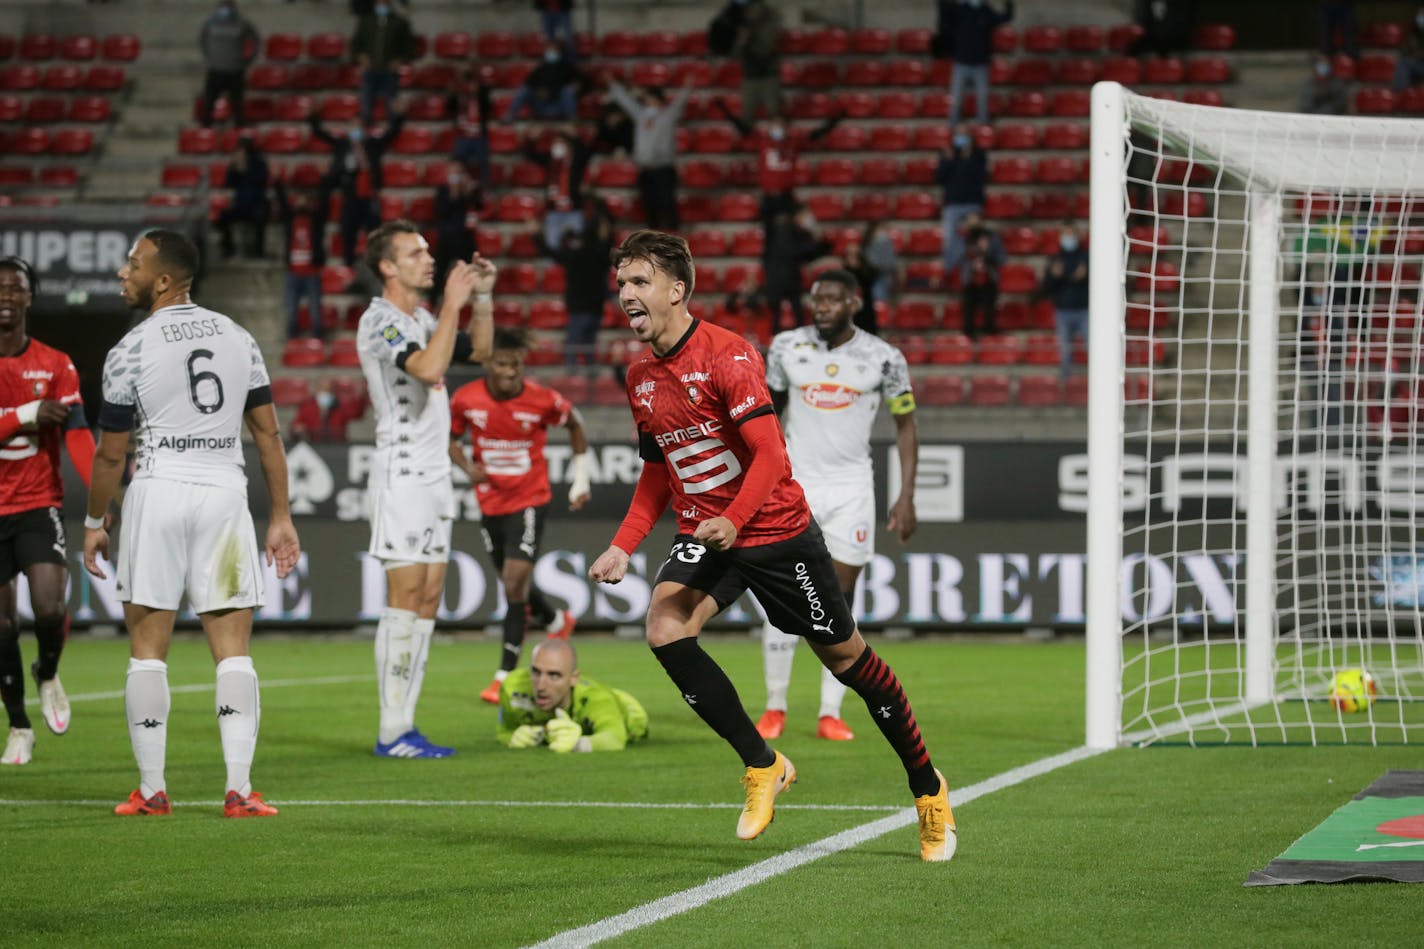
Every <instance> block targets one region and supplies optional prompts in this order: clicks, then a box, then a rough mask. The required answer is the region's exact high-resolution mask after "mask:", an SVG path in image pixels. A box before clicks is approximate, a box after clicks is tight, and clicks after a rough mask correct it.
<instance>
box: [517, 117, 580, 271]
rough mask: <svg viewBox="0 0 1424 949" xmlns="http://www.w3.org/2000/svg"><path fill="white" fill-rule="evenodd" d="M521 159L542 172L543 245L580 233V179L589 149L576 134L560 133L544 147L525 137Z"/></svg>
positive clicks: (556, 242)
mask: <svg viewBox="0 0 1424 949" xmlns="http://www.w3.org/2000/svg"><path fill="white" fill-rule="evenodd" d="M524 157H525V158H526V159H527V160H528V161H530V162H532V163H533V164H536V165H538V166H539V167H541V168H543V169H544V175H545V178H544V242H545V243H546V244H547V245H548V246H550V247H558V246H560V245H561V244H563V242H564V234H565V233H567V232H569V231H580V230H583V226H584V220H583V211H582V205H583V178H584V173H585V172H586V171H587V170H588V160H589V150H588V146H587V145H585V144H584V143H583V140H582V139H580V138H579V137H578V136H577V135H573V134H571V133H569V132H565V131H560V132H556V133H554V135H553V136H552V137H550V138H549V139H548V142H547V144H545V145H540V144H539V143H538V142H536V141H534V140H532V139H528V138H526V139H525V140H524Z"/></svg>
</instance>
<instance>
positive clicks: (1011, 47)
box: [992, 24, 1019, 53]
mask: <svg viewBox="0 0 1424 949" xmlns="http://www.w3.org/2000/svg"><path fill="white" fill-rule="evenodd" d="M992 42H993V49H994V52H996V53H1012V52H1014V51H1016V50H1017V49H1018V48H1019V32H1018V30H1016V29H1014V28H1013V27H1012V26H1009V25H1008V24H1005V25H1003V26H998V27H995V28H994V35H993V39H992Z"/></svg>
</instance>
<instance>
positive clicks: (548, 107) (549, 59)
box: [504, 43, 580, 122]
mask: <svg viewBox="0 0 1424 949" xmlns="http://www.w3.org/2000/svg"><path fill="white" fill-rule="evenodd" d="M579 82H580V76H579V71H578V70H577V69H576V68H575V67H574V64H573V62H572V61H571V60H570V59H569V58H568V56H567V55H566V54H565V53H564V50H563V48H562V47H560V46H559V45H558V44H557V43H550V44H549V45H548V46H546V47H545V48H544V59H543V61H542V62H540V63H539V65H537V66H535V67H534V69H533V71H531V72H530V73H529V75H528V76H526V77H525V79H524V83H523V85H521V86H520V87H519V91H518V92H516V93H515V94H514V100H513V101H512V102H510V103H509V111H507V112H505V114H504V120H505V121H506V122H513V121H514V120H515V118H516V117H518V115H519V113H520V111H521V110H523V108H524V107H525V106H528V107H529V114H530V115H532V116H533V117H534V118H536V119H544V120H549V121H555V122H570V121H573V119H574V118H575V117H576V116H577V115H578V87H579Z"/></svg>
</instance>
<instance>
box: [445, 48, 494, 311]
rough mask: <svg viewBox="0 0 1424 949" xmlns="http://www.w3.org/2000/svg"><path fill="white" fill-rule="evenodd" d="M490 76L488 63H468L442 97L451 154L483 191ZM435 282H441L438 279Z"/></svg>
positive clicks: (486, 172) (487, 181)
mask: <svg viewBox="0 0 1424 949" xmlns="http://www.w3.org/2000/svg"><path fill="white" fill-rule="evenodd" d="M493 77H494V70H493V69H492V68H491V67H489V66H484V67H480V68H476V66H475V64H474V63H470V64H469V65H468V66H466V67H465V68H464V69H463V70H462V71H461V72H460V78H459V79H458V80H457V81H456V82H455V87H454V88H453V89H451V90H450V94H449V95H448V96H446V97H445V114H446V115H448V116H449V117H450V118H451V120H453V122H454V124H455V129H454V131H455V136H454V140H453V142H452V144H451V146H450V157H451V158H453V159H454V160H455V161H457V162H460V163H461V164H462V165H464V166H465V169H466V170H467V171H468V172H469V173H470V174H471V175H473V176H474V177H475V179H476V180H477V181H479V183H480V187H481V188H482V189H483V190H485V191H488V190H489V186H490V150H489V120H490V109H491V105H490V80H491V79H493ZM436 286H444V284H443V283H440V282H438V281H437V283H436Z"/></svg>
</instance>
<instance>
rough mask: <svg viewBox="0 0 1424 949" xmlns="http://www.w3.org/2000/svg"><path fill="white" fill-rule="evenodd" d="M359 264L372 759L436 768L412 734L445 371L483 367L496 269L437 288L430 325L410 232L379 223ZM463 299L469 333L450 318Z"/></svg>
mask: <svg viewBox="0 0 1424 949" xmlns="http://www.w3.org/2000/svg"><path fill="white" fill-rule="evenodd" d="M366 263H367V265H369V266H370V268H371V270H372V272H374V273H376V274H377V275H378V276H379V277H380V278H381V281H382V286H383V292H382V295H381V296H379V297H376V298H374V299H372V300H371V305H370V306H369V307H367V308H366V312H365V313H364V314H362V316H361V323H360V326H359V327H358V329H357V351H358V353H359V354H360V357H361V371H362V373H364V374H365V376H366V384H367V387H368V388H369V390H370V393H371V405H372V407H373V408H374V409H375V414H376V450H375V454H374V456H373V457H372V459H371V477H370V481H369V483H368V485H367V506H368V509H369V514H370V519H371V546H370V548H369V549H370V553H371V556H373V557H376V558H378V559H379V560H380V561H381V563H382V564H383V566H384V567H385V572H386V608H385V610H384V612H382V613H381V619H380V621H379V622H378V623H377V624H376V677H377V678H376V687H377V689H378V690H379V695H380V703H381V717H380V725H379V728H380V731H379V734H378V735H377V738H376V750H375V753H376V754H377V755H379V756H380V757H383V758H445V757H448V756H449V755H452V754H454V753H455V750H454V749H453V748H447V747H445V746H443V745H436V744H433V743H432V742H431V741H430V740H429V739H427V738H426V737H425V736H424V735H423V734H421V732H420V730H419V729H418V728H416V727H415V706H416V703H417V702H418V701H419V700H420V688H421V685H422V684H423V683H424V681H425V663H426V660H427V658H428V657H429V654H430V638H431V636H432V635H433V633H434V631H435V613H436V611H437V610H438V609H439V607H440V592H441V589H442V588H443V587H444V585H445V568H446V566H447V565H448V564H449V561H450V536H451V528H452V526H453V522H454V518H455V495H454V490H453V488H452V486H451V484H450V396H449V393H447V392H446V390H445V372H446V370H447V369H449V368H450V363H451V362H452V361H456V360H458V361H462V362H482V361H484V360H485V359H487V358H489V354H490V340H491V336H492V334H493V332H494V317H493V313H494V295H493V290H494V281H495V276H496V274H497V268H496V267H495V265H494V264H493V263H492V262H491V261H488V260H485V259H484V258H483V257H481V256H480V255H478V254H476V255H475V256H474V258H473V259H472V260H470V261H469V262H468V263H467V262H465V261H457V262H456V263H455V264H454V265H453V266H452V267H451V268H450V273H449V274H448V275H447V276H446V278H445V290H444V296H443V299H442V301H441V304H440V315H439V317H438V318H437V317H435V316H433V315H431V313H430V311H429V310H427V309H426V308H425V307H424V306H423V305H422V304H423V298H424V295H425V293H426V291H428V290H429V289H430V288H431V287H432V286H433V285H434V282H435V258H434V257H433V256H431V254H430V247H429V245H427V244H426V242H425V238H424V237H422V236H421V235H420V228H418V227H416V226H415V225H414V224H412V223H411V222H409V221H389V222H387V223H385V224H382V225H381V226H380V227H378V228H376V229H375V230H374V231H372V232H371V233H370V234H369V235H368V236H367V238H366ZM472 293H473V294H474V320H473V322H472V323H471V332H470V333H468V334H467V333H465V332H462V331H461V330H460V328H459V323H460V310H461V308H463V307H464V305H465V304H466V302H468V301H469V300H470V296H471V294H472Z"/></svg>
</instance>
